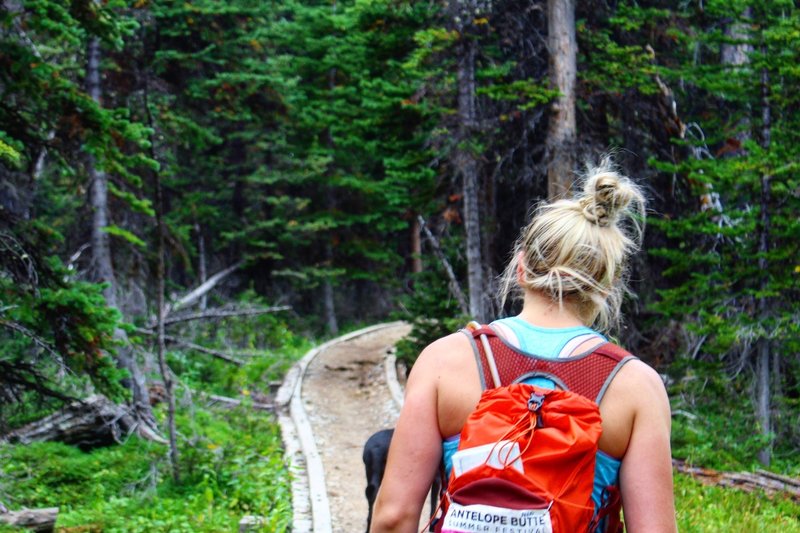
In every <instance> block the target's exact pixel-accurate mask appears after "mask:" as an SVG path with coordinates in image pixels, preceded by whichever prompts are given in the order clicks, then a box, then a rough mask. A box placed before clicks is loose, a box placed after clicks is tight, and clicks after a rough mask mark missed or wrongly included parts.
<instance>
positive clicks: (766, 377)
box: [756, 69, 772, 466]
mask: <svg viewBox="0 0 800 533" xmlns="http://www.w3.org/2000/svg"><path fill="white" fill-rule="evenodd" d="M771 119H772V117H771V109H770V103H769V74H768V72H767V71H766V69H764V70H762V71H761V120H762V126H761V128H762V130H761V143H762V147H763V148H765V149H768V148H769V145H770V137H771V134H772V132H771V128H772V120H771ZM770 179H771V176H769V175H768V174H764V175H762V176H761V216H760V221H759V227H758V232H759V239H758V241H759V242H758V270H759V272H761V280H760V282H759V288H760V295H759V296H758V297H757V308H758V318H759V322H760V323H761V324H762V327H764V328H765V329H766V328H767V327H768V326H767V323H768V320H769V298H768V297H767V296H765V293H766V290H767V289H768V286H769V262H768V260H767V253H769V233H770V218H769V202H770ZM756 357H757V360H756V416H757V418H758V425H759V428H760V429H761V434H762V435H764V436H765V437H768V438H769V441H768V443H767V444H766V445H765V446H764V448H763V449H761V450H760V451H759V452H758V460H759V461H760V462H761V464H763V465H766V466H769V464H770V462H771V459H772V438H771V437H769V435H770V433H771V431H772V420H771V413H770V410H771V401H770V400H771V398H770V397H771V390H770V374H771V373H770V359H771V356H770V341H769V337H768V335H767V332H766V331H764V332H763V333H762V336H761V338H760V339H758V342H757V351H756Z"/></svg>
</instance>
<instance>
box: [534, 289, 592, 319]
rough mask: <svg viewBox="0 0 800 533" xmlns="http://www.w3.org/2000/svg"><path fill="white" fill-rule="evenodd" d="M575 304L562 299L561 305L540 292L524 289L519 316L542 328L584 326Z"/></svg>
mask: <svg viewBox="0 0 800 533" xmlns="http://www.w3.org/2000/svg"><path fill="white" fill-rule="evenodd" d="M576 307H577V306H576V305H575V304H574V303H572V302H570V301H568V300H564V301H563V302H562V304H561V305H558V302H557V301H553V299H552V298H550V297H548V296H545V295H544V294H542V293H540V292H535V291H530V290H528V291H525V300H524V302H523V304H522V311H521V312H520V314H519V317H520V318H521V319H523V320H525V321H526V322H530V323H531V324H534V325H536V326H540V327H543V328H569V327H573V326H585V325H586V324H584V323H583V322H582V321H581V319H580V318H579V317H578V313H577V312H576Z"/></svg>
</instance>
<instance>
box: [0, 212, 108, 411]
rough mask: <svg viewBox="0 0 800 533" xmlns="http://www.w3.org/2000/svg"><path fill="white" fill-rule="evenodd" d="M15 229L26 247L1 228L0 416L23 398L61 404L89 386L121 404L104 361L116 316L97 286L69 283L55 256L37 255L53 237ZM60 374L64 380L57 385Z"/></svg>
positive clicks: (32, 227) (30, 229)
mask: <svg viewBox="0 0 800 533" xmlns="http://www.w3.org/2000/svg"><path fill="white" fill-rule="evenodd" d="M19 229H27V232H26V233H27V239H26V240H24V241H20V240H17V239H16V238H15V237H14V235H13V234H11V233H10V232H7V231H3V230H1V229H0V245H1V246H2V247H3V254H1V255H2V259H0V272H2V275H0V302H2V307H1V308H0V309H1V311H0V326H2V330H0V337H1V338H2V339H3V342H2V343H0V344H1V346H0V367H2V368H3V373H4V376H3V386H2V387H0V397H2V398H3V402H2V404H3V408H2V409H0V415H2V414H7V409H10V408H11V404H12V403H14V400H15V399H19V398H20V397H19V396H18V395H20V394H23V393H25V392H28V391H35V392H37V393H39V394H44V395H45V396H50V397H53V398H65V397H68V396H77V395H80V394H81V393H82V392H83V391H84V390H85V388H86V387H88V386H94V387H96V388H97V389H99V390H101V391H103V392H105V393H106V394H108V395H109V396H110V397H112V398H121V397H122V396H123V391H122V388H121V387H120V385H119V379H120V377H121V376H120V373H119V371H118V370H117V369H116V366H115V365H114V362H113V360H112V359H111V358H110V357H108V355H107V354H108V353H110V352H113V350H114V347H115V346H114V341H113V334H114V330H115V328H116V327H117V324H118V322H119V318H120V317H119V313H118V312H117V311H116V310H114V309H110V308H108V307H107V306H106V305H105V300H104V298H103V294H102V289H103V287H102V286H100V285H96V284H90V283H86V282H80V281H75V280H74V279H72V277H71V273H70V272H69V271H68V270H67V269H66V268H65V267H64V266H63V265H62V264H61V262H60V260H59V259H58V258H57V257H53V256H48V257H42V256H39V255H38V254H37V250H39V249H40V248H43V247H44V248H46V247H47V246H48V244H47V243H49V242H52V240H53V239H54V238H56V237H57V235H53V234H52V231H51V230H44V231H42V228H37V226H36V225H24V226H22V227H20V228H19ZM64 373H67V374H68V379H60V378H58V376H59V375H63V374H64Z"/></svg>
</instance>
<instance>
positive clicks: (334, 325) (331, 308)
mask: <svg viewBox="0 0 800 533" xmlns="http://www.w3.org/2000/svg"><path fill="white" fill-rule="evenodd" d="M325 256H326V259H327V261H326V262H328V263H330V262H332V260H333V250H331V245H330V244H328V245H327V247H326V248H325ZM322 306H323V312H324V316H325V327H326V328H327V329H328V333H331V334H332V335H336V334H337V333H339V322H338V321H337V320H336V304H335V303H334V300H333V282H332V281H331V278H330V277H325V279H324V280H323V281H322Z"/></svg>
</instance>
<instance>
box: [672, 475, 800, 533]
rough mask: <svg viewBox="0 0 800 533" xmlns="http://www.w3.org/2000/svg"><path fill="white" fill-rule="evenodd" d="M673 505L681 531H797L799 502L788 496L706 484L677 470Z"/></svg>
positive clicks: (799, 514) (799, 525)
mask: <svg viewBox="0 0 800 533" xmlns="http://www.w3.org/2000/svg"><path fill="white" fill-rule="evenodd" d="M675 505H676V512H677V519H678V530H679V531H681V532H683V533H717V532H720V531H758V532H759V533H771V532H774V533H800V504H798V503H795V502H792V501H791V500H789V499H788V498H787V497H781V496H775V497H768V496H766V495H765V494H763V493H752V494H751V493H746V492H744V491H741V490H738V489H731V488H722V487H714V486H705V485H702V484H701V483H700V482H698V481H696V480H694V479H693V478H692V477H691V476H687V475H683V474H676V476H675Z"/></svg>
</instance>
